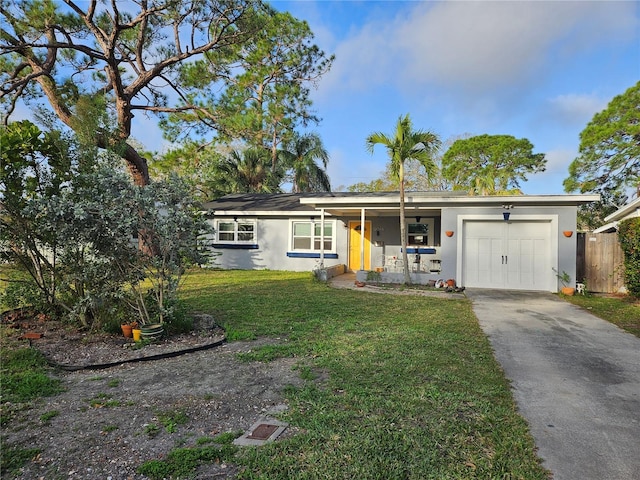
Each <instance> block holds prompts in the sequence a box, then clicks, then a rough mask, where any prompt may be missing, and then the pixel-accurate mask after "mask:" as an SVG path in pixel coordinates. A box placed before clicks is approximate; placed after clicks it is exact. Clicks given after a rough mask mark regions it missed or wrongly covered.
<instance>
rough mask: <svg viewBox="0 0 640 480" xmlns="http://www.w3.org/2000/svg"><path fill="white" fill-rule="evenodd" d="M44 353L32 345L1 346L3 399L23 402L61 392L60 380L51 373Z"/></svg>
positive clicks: (0, 372) (0, 363)
mask: <svg viewBox="0 0 640 480" xmlns="http://www.w3.org/2000/svg"><path fill="white" fill-rule="evenodd" d="M49 372H50V368H49V367H48V366H47V362H46V360H45V358H44V356H43V355H42V354H41V353H40V352H39V351H38V350H36V349H34V348H29V347H22V348H10V347H8V346H6V345H3V347H2V348H0V374H1V377H2V389H1V390H0V391H1V399H2V402H10V403H23V402H28V401H30V400H33V399H35V398H39V397H42V396H49V395H54V394H56V393H59V392H60V391H61V387H60V380H58V379H54V378H51V377H49Z"/></svg>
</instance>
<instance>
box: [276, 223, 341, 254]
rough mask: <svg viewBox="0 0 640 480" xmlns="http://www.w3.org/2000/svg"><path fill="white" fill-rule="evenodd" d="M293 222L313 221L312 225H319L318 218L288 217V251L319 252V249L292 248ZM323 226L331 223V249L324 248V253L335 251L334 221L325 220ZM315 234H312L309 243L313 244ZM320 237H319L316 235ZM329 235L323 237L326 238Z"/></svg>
mask: <svg viewBox="0 0 640 480" xmlns="http://www.w3.org/2000/svg"><path fill="white" fill-rule="evenodd" d="M294 223H313V224H314V225H320V223H321V222H320V220H303V219H301V218H292V219H289V250H288V251H289V252H300V253H320V249H317V250H316V249H313V248H311V249H302V248H297V249H294V248H293V225H294ZM324 224H325V226H326V225H331V250H326V249H325V250H324V253H337V251H336V221H335V220H325V221H324ZM311 231H312V232H313V231H315V227H314V228H312V229H311ZM315 238H316V237H315V235H314V236H312V239H311V245H313V244H314V243H315V242H314V239H315ZM317 238H321V237H317ZM327 238H329V237H325V239H327Z"/></svg>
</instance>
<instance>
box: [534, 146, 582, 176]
mask: <svg viewBox="0 0 640 480" xmlns="http://www.w3.org/2000/svg"><path fill="white" fill-rule="evenodd" d="M577 156H578V152H576V151H575V150H569V149H566V148H558V149H555V150H549V151H548V152H546V154H545V158H546V159H547V168H546V170H545V173H548V174H554V173H566V174H567V175H569V165H570V164H571V162H572V161H573V160H574V159H575V158H576V157H577ZM543 175H544V174H543Z"/></svg>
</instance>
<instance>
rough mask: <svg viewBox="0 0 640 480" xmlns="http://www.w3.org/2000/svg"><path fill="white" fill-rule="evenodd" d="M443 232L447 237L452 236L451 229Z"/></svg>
mask: <svg viewBox="0 0 640 480" xmlns="http://www.w3.org/2000/svg"><path fill="white" fill-rule="evenodd" d="M444 234H445V235H446V236H447V237H453V232H452V231H451V230H447V231H446V232H444Z"/></svg>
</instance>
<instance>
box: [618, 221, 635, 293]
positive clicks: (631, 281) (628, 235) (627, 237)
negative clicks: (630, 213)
mask: <svg viewBox="0 0 640 480" xmlns="http://www.w3.org/2000/svg"><path fill="white" fill-rule="evenodd" d="M618 239H619V241H620V246H621V247H622V251H623V252H624V278H625V283H626V286H627V289H628V290H629V293H630V294H631V295H633V296H635V297H640V218H630V219H628V220H625V221H623V222H620V225H619V226H618Z"/></svg>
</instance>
